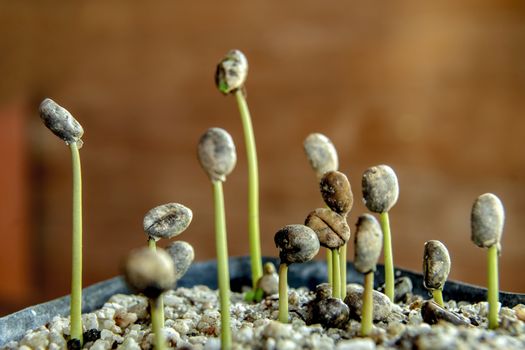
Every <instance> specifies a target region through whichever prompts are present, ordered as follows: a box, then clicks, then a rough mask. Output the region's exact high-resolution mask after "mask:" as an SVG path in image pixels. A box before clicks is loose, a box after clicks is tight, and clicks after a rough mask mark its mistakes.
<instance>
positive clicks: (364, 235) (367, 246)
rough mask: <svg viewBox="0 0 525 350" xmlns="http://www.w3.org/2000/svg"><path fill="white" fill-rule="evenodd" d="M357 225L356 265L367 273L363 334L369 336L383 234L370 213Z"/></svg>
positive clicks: (362, 323)
mask: <svg viewBox="0 0 525 350" xmlns="http://www.w3.org/2000/svg"><path fill="white" fill-rule="evenodd" d="M356 226H357V229H356V233H355V259H354V266H355V269H356V270H357V271H358V272H361V273H362V274H364V275H365V286H364V291H363V308H362V310H361V335H362V336H368V335H369V334H370V331H371V330H372V320H373V312H374V300H373V290H374V271H375V270H376V265H377V260H378V259H379V255H380V254H381V246H382V240H383V234H382V232H381V227H380V226H379V223H378V222H377V220H376V218H375V217H373V216H372V215H370V214H363V215H361V216H360V217H359V219H358V220H357V225H356Z"/></svg>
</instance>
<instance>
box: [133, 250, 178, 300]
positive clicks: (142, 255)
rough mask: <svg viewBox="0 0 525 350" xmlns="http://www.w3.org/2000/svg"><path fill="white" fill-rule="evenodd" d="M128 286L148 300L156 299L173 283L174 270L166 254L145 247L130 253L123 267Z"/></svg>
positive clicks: (162, 251)
mask: <svg viewBox="0 0 525 350" xmlns="http://www.w3.org/2000/svg"><path fill="white" fill-rule="evenodd" d="M124 275H125V277H126V281H127V282H128V284H129V286H130V287H131V288H132V289H133V290H135V291H136V292H138V293H142V294H144V295H145V296H146V297H148V298H152V299H156V298H158V297H159V296H160V295H161V294H162V293H163V292H164V291H166V290H168V289H169V288H171V287H172V286H173V284H174V283H175V269H174V267H173V261H172V260H171V257H170V256H169V254H168V253H166V252H165V251H164V250H162V249H160V248H158V249H157V250H156V251H153V250H151V249H149V248H147V247H144V248H140V249H137V250H134V251H132V252H131V253H130V254H129V256H128V258H127V260H126V263H125V266H124Z"/></svg>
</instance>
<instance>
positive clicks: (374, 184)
mask: <svg viewBox="0 0 525 350" xmlns="http://www.w3.org/2000/svg"><path fill="white" fill-rule="evenodd" d="M362 187H363V201H364V203H365V205H366V207H367V208H368V210H370V211H371V212H374V213H385V212H388V211H389V210H390V209H392V207H393V206H394V205H395V204H396V202H397V199H398V197H399V184H398V182H397V176H396V173H395V172H394V170H393V169H392V168H391V167H389V166H388V165H378V166H374V167H371V168H368V169H367V170H366V171H365V172H364V174H363V179H362Z"/></svg>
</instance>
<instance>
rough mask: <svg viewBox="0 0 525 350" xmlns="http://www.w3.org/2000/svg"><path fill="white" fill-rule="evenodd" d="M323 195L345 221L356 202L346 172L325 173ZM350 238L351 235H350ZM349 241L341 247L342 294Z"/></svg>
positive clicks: (344, 287)
mask: <svg viewBox="0 0 525 350" xmlns="http://www.w3.org/2000/svg"><path fill="white" fill-rule="evenodd" d="M320 188H321V196H322V197H323V200H324V202H325V203H326V205H327V206H328V207H329V208H330V209H332V210H333V211H334V212H336V213H337V214H339V215H341V216H342V217H343V218H344V219H345V221H346V216H347V215H348V213H349V212H350V210H351V209H352V205H353V204H354V195H353V194H352V188H351V187H350V182H349V181H348V178H347V177H346V175H345V174H343V173H341V172H339V171H329V172H327V173H325V174H324V175H323V177H322V178H321V182H320ZM348 238H350V236H349V237H348ZM347 241H348V239H347V240H346V241H345V242H344V243H343V245H342V246H341V247H340V248H339V269H340V272H341V296H343V298H344V296H345V294H346V253H347Z"/></svg>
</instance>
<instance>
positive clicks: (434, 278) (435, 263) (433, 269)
mask: <svg viewBox="0 0 525 350" xmlns="http://www.w3.org/2000/svg"><path fill="white" fill-rule="evenodd" d="M449 273H450V256H449V255H448V250H447V247H445V245H444V244H443V243H441V242H440V241H427V242H425V253H424V255H423V285H424V286H425V288H426V289H429V290H435V289H440V290H441V289H443V286H444V285H445V282H446V281H447V277H448V274H449Z"/></svg>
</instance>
